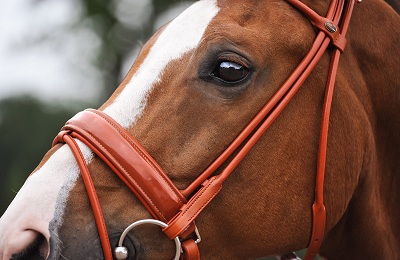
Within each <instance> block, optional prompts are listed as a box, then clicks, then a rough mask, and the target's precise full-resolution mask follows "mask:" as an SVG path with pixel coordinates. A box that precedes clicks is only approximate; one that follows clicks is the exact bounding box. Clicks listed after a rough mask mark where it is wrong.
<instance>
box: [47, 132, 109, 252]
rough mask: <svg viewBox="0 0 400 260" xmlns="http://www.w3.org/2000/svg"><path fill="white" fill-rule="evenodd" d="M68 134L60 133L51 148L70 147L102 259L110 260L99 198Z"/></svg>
mask: <svg viewBox="0 0 400 260" xmlns="http://www.w3.org/2000/svg"><path fill="white" fill-rule="evenodd" d="M68 134H69V132H68V131H61V132H60V133H59V134H58V135H57V137H56V139H55V140H54V142H53V146H54V145H55V144H57V143H66V144H68V146H69V147H70V149H71V151H72V154H73V155H74V157H75V159H76V162H77V163H78V166H79V169H80V171H81V174H82V179H83V182H84V184H85V188H86V192H87V194H88V197H89V202H90V205H91V207H92V211H93V215H94V218H95V222H96V226H97V230H98V233H99V238H100V243H101V246H102V248H103V254H104V258H105V259H106V260H112V259H113V254H112V250H111V245H110V240H109V239H108V232H107V227H106V222H105V220H104V216H103V211H102V210H101V206H100V201H99V198H98V197H97V193H96V189H95V187H94V184H93V181H92V178H91V176H90V172H89V169H88V167H87V165H86V161H85V158H84V157H83V155H82V152H81V150H80V149H79V146H78V144H77V143H76V141H75V140H74V139H73V138H72V137H71V136H69V135H68Z"/></svg>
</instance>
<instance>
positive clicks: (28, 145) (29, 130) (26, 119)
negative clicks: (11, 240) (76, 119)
mask: <svg viewBox="0 0 400 260" xmlns="http://www.w3.org/2000/svg"><path fill="white" fill-rule="evenodd" d="M74 113H75V112H72V111H70V110H69V109H63V108H60V107H57V108H56V107H55V106H54V105H45V104H43V103H41V102H40V101H38V100H35V99H33V98H30V97H26V96H25V97H18V98H11V99H5V100H2V101H0V133H1V134H0V173H2V177H1V186H2V188H1V189H0V198H1V200H0V213H3V212H4V210H5V209H6V207H7V206H8V204H9V203H10V202H11V200H12V199H13V198H14V196H15V193H16V191H18V190H19V189H20V187H21V185H22V183H23V182H24V180H25V179H26V178H27V177H28V175H29V174H30V173H31V172H32V171H33V170H34V169H35V167H36V166H37V165H38V163H39V162H40V160H41V158H42V157H43V155H44V154H45V153H46V152H47V150H49V148H50V147H51V141H52V138H54V137H55V136H56V134H57V133H58V131H59V130H60V128H61V127H62V126H63V124H64V123H65V122H66V121H67V120H68V119H69V118H71V117H72V116H73V114H74Z"/></svg>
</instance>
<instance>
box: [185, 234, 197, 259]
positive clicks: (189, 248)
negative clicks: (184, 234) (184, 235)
mask: <svg viewBox="0 0 400 260" xmlns="http://www.w3.org/2000/svg"><path fill="white" fill-rule="evenodd" d="M182 249H183V256H182V257H181V259H182V260H199V259H200V251H199V248H198V246H197V244H196V242H195V241H194V240H193V239H188V240H185V241H183V242H182Z"/></svg>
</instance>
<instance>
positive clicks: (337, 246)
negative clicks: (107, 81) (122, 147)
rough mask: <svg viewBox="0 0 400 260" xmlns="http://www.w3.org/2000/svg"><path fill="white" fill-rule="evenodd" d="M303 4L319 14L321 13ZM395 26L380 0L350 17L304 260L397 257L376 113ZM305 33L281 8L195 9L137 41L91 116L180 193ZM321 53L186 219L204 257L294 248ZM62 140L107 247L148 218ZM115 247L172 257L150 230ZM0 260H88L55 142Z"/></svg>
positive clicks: (308, 193)
mask: <svg viewBox="0 0 400 260" xmlns="http://www.w3.org/2000/svg"><path fill="white" fill-rule="evenodd" d="M307 4H308V5H309V6H310V7H312V9H313V10H315V11H316V12H317V13H320V14H321V15H324V14H325V13H326V12H327V9H328V5H329V3H327V2H325V1H320V2H318V3H316V2H315V1H308V2H307ZM382 17H385V19H386V20H385V23H381V19H382ZM399 29H400V19H399V16H398V14H396V13H395V12H394V11H393V10H391V9H390V8H389V7H388V6H387V5H386V4H385V3H382V2H379V1H373V0H371V1H366V3H362V4H361V5H359V6H356V7H355V11H354V15H353V20H352V22H351V24H350V28H349V32H348V37H347V38H348V43H347V46H346V50H345V52H344V54H343V57H342V59H341V61H340V65H339V69H338V71H337V80H336V82H337V83H336V89H335V93H334V97H333V104H332V112H331V113H332V114H331V118H330V127H329V139H328V146H327V147H328V153H327V161H326V173H325V181H324V197H325V202H324V204H325V207H326V214H327V215H326V224H325V236H324V242H323V243H322V247H321V251H320V253H321V255H324V256H326V257H328V258H329V259H330V258H332V259H344V258H349V259H351V258H360V257H364V258H365V257H367V256H368V257H384V258H393V257H396V256H397V257H398V256H399V252H400V248H399V244H400V243H399V240H398V239H399V235H400V221H398V219H396V214H395V208H396V205H398V204H396V203H398V201H399V198H400V194H399V192H398V189H397V190H395V189H396V187H399V179H400V175H399V164H398V158H399V155H400V150H399V148H398V147H400V138H399V137H398V134H397V133H398V130H399V129H400V122H399V119H398V117H396V116H392V115H393V113H394V111H398V109H399V104H400V100H399V95H398V91H397V92H396V91H395V87H396V86H397V87H398V86H399V76H398V71H397V70H398V64H399V57H400V55H399V54H400V53H399V47H398V36H399V35H400V31H399ZM316 31H317V30H316V29H315V26H313V25H312V24H311V23H310V21H309V20H308V19H307V18H306V17H305V16H304V15H303V14H302V13H301V12H299V10H298V9H297V8H294V7H293V6H292V5H291V4H290V3H288V2H286V1H232V0H230V1H224V0H218V1H217V0H202V1H198V2H196V3H194V4H193V5H192V6H191V7H189V8H188V9H187V10H186V11H184V12H183V13H182V14H181V15H179V16H178V17H177V18H176V19H174V20H173V21H171V22H170V23H168V24H167V25H165V26H163V27H162V28H160V29H159V30H158V32H156V34H155V35H154V36H153V37H151V38H150V40H149V41H148V42H147V43H146V44H145V45H144V46H143V48H142V50H141V52H140V53H139V55H138V57H137V60H136V61H135V63H134V64H133V66H132V68H131V70H130V71H129V73H128V75H127V76H126V78H125V79H124V80H123V82H122V83H121V85H120V86H119V87H118V89H117V90H116V91H115V93H114V94H113V95H112V96H111V97H110V98H109V100H108V101H107V102H105V104H104V105H102V106H101V108H100V109H99V111H101V112H102V113H104V114H105V115H107V116H109V117H111V118H113V120H115V121H116V122H117V123H118V124H119V125H121V126H122V127H123V128H124V129H125V130H126V131H127V132H128V133H129V134H130V135H131V136H133V137H134V138H135V139H136V140H138V142H139V143H140V144H141V145H142V146H143V147H144V148H145V149H146V151H147V152H148V153H149V154H150V155H151V157H152V158H154V160H155V161H156V162H157V163H158V164H159V165H160V167H161V168H162V169H163V171H165V173H166V174H167V176H168V177H169V178H170V180H171V181H172V182H173V184H174V185H175V186H176V187H177V189H179V190H182V191H185V189H187V187H189V186H190V184H191V183H192V182H193V181H194V180H196V178H197V177H198V176H199V175H200V174H201V173H202V172H204V171H205V170H206V169H207V167H208V166H209V165H210V164H212V163H213V161H214V160H215V158H217V157H218V156H219V155H220V154H221V153H223V152H224V151H225V149H226V148H227V147H228V146H229V145H230V144H231V143H232V141H233V140H234V139H235V138H236V137H237V136H238V135H240V133H241V131H242V130H243V129H244V128H246V126H247V125H248V123H249V122H251V121H252V120H253V118H254V117H255V116H256V115H257V113H258V112H259V111H260V110H262V109H263V107H264V106H265V104H266V103H267V102H268V100H270V99H271V98H273V97H274V95H275V93H276V92H277V91H278V90H279V89H280V86H281V85H282V84H284V83H285V81H286V79H287V78H288V76H289V75H290V74H291V73H292V72H293V71H294V70H295V69H296V67H297V66H298V64H299V63H301V62H302V60H303V58H304V56H305V55H306V54H307V52H308V51H309V49H310V48H311V46H312V45H313V41H314V39H315V37H316V34H317V32H316ZM371 35H372V36H371ZM382 50H385V51H382ZM332 52H333V50H332V49H329V50H328V52H326V53H325V54H323V55H322V57H321V59H320V61H319V63H318V65H316V66H315V68H314V69H313V71H312V73H311V75H310V76H309V77H308V78H307V79H306V80H305V82H304V84H303V85H302V87H301V89H300V90H299V91H298V93H297V94H296V95H294V97H293V98H292V99H291V101H290V103H289V104H288V105H287V106H286V108H285V109H284V110H283V111H282V113H280V115H279V116H278V117H277V118H276V120H275V121H274V123H273V124H272V125H271V126H270V127H269V129H268V131H266V132H265V133H264V134H263V135H262V136H261V137H260V139H259V140H258V142H257V143H256V144H255V145H254V147H253V148H252V149H251V151H250V152H249V153H248V154H247V155H246V157H244V158H243V160H242V161H241V162H240V164H238V165H237V167H236V168H235V169H234V171H233V173H232V174H231V175H230V176H229V178H228V179H227V180H226V181H225V182H224V184H223V188H222V190H221V192H219V194H218V195H217V196H215V198H214V199H213V200H212V201H211V202H210V203H209V204H208V205H207V207H206V208H205V209H204V210H203V211H202V212H201V214H200V215H199V216H198V218H197V219H196V226H197V227H198V229H199V231H200V234H201V237H202V241H201V242H200V243H199V244H198V246H199V250H200V252H201V256H202V257H204V258H205V259H213V258H217V259H228V258H229V259H247V258H257V257H262V256H271V255H282V254H285V253H288V252H293V251H296V250H300V249H303V248H306V247H307V246H308V245H309V241H310V234H311V229H312V226H313V225H312V221H311V220H312V212H311V206H312V204H313V202H314V194H315V193H314V189H315V182H316V180H315V179H316V165H317V160H318V153H319V151H318V146H319V142H320V140H319V138H320V128H321V127H320V126H321V113H322V107H323V104H324V95H325V85H326V79H327V77H328V70H329V66H330V56H331V55H330V54H331V53H332ZM371 61H374V62H371ZM383 88H385V91H384V93H381V91H383V90H381V89H383ZM396 109H397V110H396ZM77 145H78V146H79V148H80V150H81V153H82V158H83V159H82V160H84V161H86V163H87V165H88V168H89V171H90V172H91V173H92V175H91V176H92V179H93V183H94V185H95V189H96V192H97V195H98V198H99V201H100V204H101V207H102V212H103V214H104V219H105V220H106V225H107V230H108V234H109V239H110V241H111V245H112V246H115V245H116V244H117V242H118V239H119V237H120V236H121V233H122V232H123V231H124V230H125V228H126V227H127V226H129V225H130V224H131V223H133V222H135V221H137V220H141V219H149V218H152V216H151V214H150V213H149V212H148V211H147V210H146V209H145V207H143V205H142V204H141V203H140V201H139V199H138V198H137V196H135V195H134V194H133V193H132V192H131V191H130V190H129V189H128V188H127V187H126V186H125V184H124V183H123V182H122V181H121V180H120V179H119V178H118V177H117V176H116V175H115V174H114V173H113V172H112V170H111V169H110V168H109V167H108V166H107V165H106V164H105V163H104V162H103V160H102V159H101V158H100V157H99V156H97V155H95V154H94V153H93V151H92V149H90V148H89V147H88V146H87V145H85V144H84V143H82V142H81V141H79V140H78V141H77ZM231 156H234V153H233V154H232V155H231ZM223 167H224V165H222V166H221V167H219V168H218V169H217V170H216V172H215V173H214V175H217V174H218V173H220V172H221V171H222V170H223ZM383 176H385V177H383ZM186 191H187V190H186ZM193 192H195V190H190V192H187V193H188V194H185V192H183V194H185V197H190V196H191V195H192V193H193ZM389 198H390V199H389ZM397 212H398V210H397ZM383 238H384V239H383ZM124 243H125V246H126V247H127V248H128V249H129V252H130V255H129V257H130V259H171V258H173V257H174V254H175V249H174V243H173V242H171V241H170V239H168V238H167V237H166V236H165V235H164V234H163V233H162V232H161V230H160V228H159V227H157V226H151V225H143V226H139V227H137V228H135V229H133V230H132V231H130V232H129V233H128V234H127V237H126V239H125V242H124ZM371 245H373V246H371ZM0 255H1V257H2V259H9V258H11V257H13V259H32V257H38V258H40V257H42V258H49V259H58V258H67V259H69V258H73V259H74V258H75V259H81V258H94V259H100V258H102V257H103V251H102V246H101V243H100V240H99V237H98V233H97V227H96V224H95V220H94V217H93V214H92V209H91V205H90V203H89V200H88V197H87V193H86V190H85V185H84V183H83V181H82V177H81V175H80V169H79V167H78V165H77V163H76V159H75V158H74V155H73V154H72V152H71V150H70V147H69V146H67V145H62V144H57V145H55V146H54V147H53V148H52V149H51V150H50V151H49V152H48V154H47V155H46V156H45V157H44V159H43V160H42V162H41V163H40V164H39V166H38V167H37V168H36V170H35V171H34V172H33V173H32V174H31V175H30V176H29V178H28V179H27V180H26V183H25V184H24V186H23V187H22V188H21V190H20V191H19V192H18V194H17V196H16V198H15V199H14V201H13V202H12V204H11V205H10V206H9V208H8V209H7V211H6V213H5V214H4V215H3V216H2V218H1V220H0Z"/></svg>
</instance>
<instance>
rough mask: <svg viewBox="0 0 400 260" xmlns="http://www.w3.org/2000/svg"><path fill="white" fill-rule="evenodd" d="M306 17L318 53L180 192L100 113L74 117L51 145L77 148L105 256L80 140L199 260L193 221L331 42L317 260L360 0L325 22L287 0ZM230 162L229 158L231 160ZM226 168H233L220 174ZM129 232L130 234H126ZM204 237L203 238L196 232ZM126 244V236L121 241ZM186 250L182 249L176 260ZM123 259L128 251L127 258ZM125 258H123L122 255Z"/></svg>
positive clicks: (312, 248)
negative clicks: (332, 138)
mask: <svg viewBox="0 0 400 260" xmlns="http://www.w3.org/2000/svg"><path fill="white" fill-rule="evenodd" d="M286 1H287V2H288V3H290V4H291V5H293V6H294V7H295V8H297V9H298V10H299V11H300V12H301V13H303V14H304V15H305V16H306V17H307V18H308V19H309V20H310V21H311V23H312V24H313V25H314V26H315V27H316V28H317V29H318V31H319V32H318V34H317V36H316V38H315V41H314V43H313V45H312V48H311V49H310V51H309V52H308V53H307V55H306V56H305V57H304V58H303V60H302V61H301V62H300V64H299V65H298V66H297V68H296V69H295V70H294V71H293V73H292V74H291V75H290V77H289V78H288V79H287V80H286V81H285V83H284V84H283V85H282V86H281V87H280V88H279V90H278V91H277V92H276V93H275V94H274V96H273V97H272V98H271V99H270V100H269V101H268V102H267V103H266V105H265V106H264V107H263V108H262V109H261V110H260V112H259V113H258V114H257V115H256V116H255V117H254V118H253V120H252V121H251V122H250V123H249V124H248V125H247V126H246V127H245V129H244V130H243V131H242V132H241V133H240V134H239V135H238V137H237V138H236V139H235V140H234V141H233V142H232V143H231V144H230V145H229V147H228V148H227V149H226V150H225V151H224V152H223V153H222V154H221V155H220V156H219V157H218V158H217V159H216V160H215V161H214V162H213V163H212V164H211V165H210V166H209V167H208V168H207V169H206V170H205V171H204V172H203V173H202V174H200V175H199V176H198V177H197V179H196V180H195V181H193V182H192V183H191V184H190V185H189V186H188V187H187V188H186V189H184V190H179V189H177V188H176V186H175V185H174V184H173V183H172V181H171V180H170V179H169V178H168V176H167V175H166V174H165V172H164V171H163V170H162V169H161V167H160V166H159V165H158V164H157V162H156V161H155V160H154V159H153V158H152V157H151V156H150V155H149V154H148V153H147V152H146V150H145V149H144V148H143V147H142V146H141V145H140V144H139V143H138V142H137V141H136V140H135V139H134V138H133V137H132V136H131V135H130V134H129V133H128V132H127V131H126V130H125V129H123V128H122V127H121V126H120V125H119V124H118V123H117V122H116V121H114V120H113V119H112V118H111V117H109V116H108V115H106V114H105V113H103V112H101V111H98V110H85V111H83V112H80V113H78V114H77V115H76V116H75V117H73V118H72V119H70V120H69V121H68V122H67V123H66V125H65V126H64V127H63V128H62V130H61V132H60V133H59V134H58V135H57V137H56V138H55V140H54V142H53V145H56V144H57V143H66V144H68V145H69V147H70V148H71V150H72V152H73V154H74V156H75V158H76V161H77V163H78V165H79V168H80V171H81V173H82V178H83V181H84V184H85V187H86V190H87V193H88V197H89V200H90V203H91V206H92V209H93V213H94V217H95V221H96V225H97V229H98V233H99V237H100V241H101V245H102V248H103V253H104V257H105V259H112V258H113V253H112V250H111V246H110V241H109V237H108V234H107V228H106V224H105V220H104V216H103V213H102V209H101V206H100V202H99V199H98V197H97V193H96V190H95V187H94V184H93V182H92V179H91V175H90V172H89V169H88V166H87V164H86V162H85V159H84V157H83V155H82V152H81V151H80V148H79V146H78V143H77V141H76V140H80V141H81V142H83V143H84V144H86V145H87V146H88V147H89V148H90V149H92V150H93V152H94V153H95V154H96V155H98V156H99V158H100V159H101V160H103V161H104V162H105V163H106V164H107V165H108V166H109V167H110V168H111V170H112V171H113V172H114V173H115V174H116V175H117V176H118V177H119V178H120V179H121V180H122V181H123V182H124V183H125V185H126V186H127V187H128V188H129V189H130V190H131V191H132V192H133V193H134V194H135V195H136V196H137V197H138V198H139V200H140V201H141V202H142V204H143V205H144V206H145V208H146V209H147V210H148V211H149V213H150V214H151V215H152V216H153V217H154V218H155V219H156V220H158V221H159V222H157V223H164V224H160V225H161V226H162V227H163V231H164V233H165V234H166V235H167V236H168V237H169V238H170V239H171V240H178V242H181V243H182V248H183V249H182V250H183V254H182V256H183V257H185V258H186V259H199V258H200V253H199V250H198V247H197V243H198V242H199V237H197V238H193V236H192V234H193V233H194V232H195V230H196V231H197V228H196V225H195V222H194V221H195V220H196V218H197V216H198V215H199V214H200V213H201V212H202V210H203V209H204V208H205V207H206V206H207V205H208V203H209V202H210V201H212V199H213V198H214V197H215V196H216V195H217V194H218V193H219V192H220V190H221V188H222V184H223V183H224V181H225V180H226V179H227V178H228V177H229V175H230V174H231V173H232V172H233V170H234V169H235V168H236V167H237V165H238V164H239V163H240V162H241V161H242V159H243V158H244V157H245V156H246V155H247V153H249V151H250V150H251V148H252V147H253V146H254V145H255V144H256V142H257V141H258V140H259V138H260V137H261V136H262V135H263V133H264V132H265V131H266V130H267V129H268V128H269V126H270V125H271V124H272V123H273V121H274V120H275V119H276V118H277V116H278V115H279V114H280V113H281V112H282V111H283V109H284V108H285V107H286V105H287V104H288V103H289V102H290V100H291V99H292V98H293V96H294V95H295V94H296V93H297V91H298V90H299V89H300V87H301V86H302V84H303V82H304V81H305V80H306V78H307V77H308V76H309V74H310V73H311V71H312V70H313V69H314V67H315V66H316V64H317V63H318V61H319V60H320V59H321V57H322V56H323V54H324V53H325V51H326V50H327V48H328V46H329V45H330V44H332V45H333V51H332V58H331V64H330V71H329V76H328V80H327V86H326V92H325V100H324V106H323V111H322V123H321V133H320V141H319V152H318V164H317V173H316V180H315V198H314V204H313V205H312V230H311V239H310V242H309V246H308V249H307V253H306V256H305V259H307V260H309V259H314V257H315V256H316V254H317V253H318V251H319V248H320V246H321V243H322V240H323V237H324V230H325V221H326V210H325V206H324V199H323V188H324V173H325V164H326V153H327V142H328V141H327V140H328V128H329V118H330V111H331V104H332V97H333V91H334V86H335V79H336V74H337V69H338V63H339V58H340V54H341V53H342V52H343V50H344V48H345V46H346V38H345V35H346V32H347V29H348V26H349V22H350V17H351V14H352V11H353V7H354V3H355V2H360V1H359V0H349V1H347V2H346V3H344V0H332V2H331V4H330V7H329V10H328V12H327V15H326V17H322V16H320V15H318V14H317V13H316V12H314V11H313V10H311V9H310V8H309V7H307V6H306V5H305V4H303V3H302V2H300V1H298V0H286ZM228 159H230V160H229V161H228ZM223 163H227V166H226V167H225V168H224V169H223V170H222V172H221V173H219V174H218V175H215V172H216V170H217V169H219V168H220V167H221V165H222V164H223ZM128 231H129V230H128ZM196 234H197V235H198V233H197V232H196ZM122 240H123V239H122ZM119 253H120V252H117V254H119ZM180 253H181V252H178V256H179V255H180ZM123 254H125V252H124V253H123ZM117 257H119V256H117Z"/></svg>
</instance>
